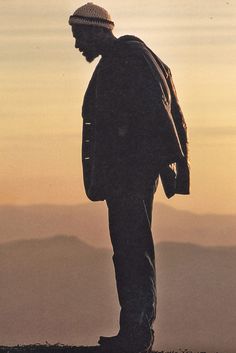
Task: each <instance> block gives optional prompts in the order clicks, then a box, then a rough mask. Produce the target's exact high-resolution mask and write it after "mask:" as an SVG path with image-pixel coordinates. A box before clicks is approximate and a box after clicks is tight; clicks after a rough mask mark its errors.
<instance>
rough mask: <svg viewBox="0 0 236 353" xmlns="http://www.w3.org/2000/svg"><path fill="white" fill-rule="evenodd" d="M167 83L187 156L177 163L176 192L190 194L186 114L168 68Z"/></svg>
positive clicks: (174, 116)
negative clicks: (183, 111) (181, 106)
mask: <svg viewBox="0 0 236 353" xmlns="http://www.w3.org/2000/svg"><path fill="white" fill-rule="evenodd" d="M167 83H168V86H169V89H170V94H171V114H172V117H173V120H174V123H175V127H176V130H177V132H178V136H179V140H180V143H181V147H182V150H183V153H184V156H185V158H184V159H182V160H179V161H178V162H177V163H176V172H177V176H176V187H175V193H176V194H183V195H188V194H190V166H189V151H188V136H187V125H186V122H185V119H184V115H183V113H182V110H181V108H180V105H179V101H178V97H177V93H176V89H175V85H174V82H173V78H172V74H171V71H170V69H169V68H168V77H167Z"/></svg>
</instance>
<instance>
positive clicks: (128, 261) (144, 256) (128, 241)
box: [106, 185, 156, 334]
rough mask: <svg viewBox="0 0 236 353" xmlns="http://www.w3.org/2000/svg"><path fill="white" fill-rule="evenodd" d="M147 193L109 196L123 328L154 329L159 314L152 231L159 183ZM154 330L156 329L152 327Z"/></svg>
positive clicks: (111, 234) (108, 202)
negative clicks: (153, 208)
mask: <svg viewBox="0 0 236 353" xmlns="http://www.w3.org/2000/svg"><path fill="white" fill-rule="evenodd" d="M149 189H150V190H149V191H148V192H146V194H145V197H141V196H140V195H138V194H135V193H133V194H125V193H123V194H120V195H119V194H118V195H114V196H112V197H110V198H108V199H107V200H106V202H107V206H108V215H109V230H110V237H111V242H112V246H113V252H114V255H113V262H114V268H115V275H116V284H117V291H118V298H119V303H120V306H121V311H120V332H127V331H129V330H130V329H131V330H135V328H137V331H139V332H140V328H141V329H142V332H147V334H149V333H150V331H152V325H153V322H154V320H155V317H156V272H155V253H154V245H153V238H152V232H151V220H152V206H153V197H154V193H155V190H156V186H154V185H153V187H151V188H149ZM152 332H153V331H152Z"/></svg>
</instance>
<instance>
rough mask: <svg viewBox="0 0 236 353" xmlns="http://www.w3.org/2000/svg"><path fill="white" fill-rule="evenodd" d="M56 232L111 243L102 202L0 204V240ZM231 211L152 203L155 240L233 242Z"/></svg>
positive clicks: (234, 227)
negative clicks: (199, 211) (207, 211)
mask: <svg viewBox="0 0 236 353" xmlns="http://www.w3.org/2000/svg"><path fill="white" fill-rule="evenodd" d="M58 234H68V235H75V236H77V237H79V238H80V239H81V240H83V241H84V242H86V243H88V244H90V245H94V246H96V247H107V248H109V247H110V239H109V231H108V220H107V207H106V204H105V203H104V202H96V203H92V202H91V203H88V204H83V205H72V206H60V205H59V206H58V205H35V206H0V242H1V243H2V242H5V241H9V240H17V239H35V238H43V237H49V236H52V235H58ZM235 234H236V217H235V216H234V215H214V214H211V215H210V214H206V215H199V214H194V213H190V212H187V211H179V210H176V209H174V208H171V207H169V206H166V205H163V204H159V203H158V204H156V203H155V204H154V210H153V235H154V239H155V241H156V242H161V241H171V242H184V243H186V242H187V243H192V244H199V245H206V246H209V245H210V246H224V245H227V246H232V245H236V237H235Z"/></svg>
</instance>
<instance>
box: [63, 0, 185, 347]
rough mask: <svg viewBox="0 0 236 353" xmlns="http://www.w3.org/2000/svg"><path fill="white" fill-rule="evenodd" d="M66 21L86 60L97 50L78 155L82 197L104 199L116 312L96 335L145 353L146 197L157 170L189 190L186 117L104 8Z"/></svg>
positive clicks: (166, 81)
mask: <svg viewBox="0 0 236 353" xmlns="http://www.w3.org/2000/svg"><path fill="white" fill-rule="evenodd" d="M69 24H70V25H71V26H72V33H73V36H74V38H75V48H77V49H79V51H80V52H81V53H82V55H83V56H84V57H85V58H86V60H87V61H88V62H92V61H93V60H94V59H95V58H96V57H98V56H99V55H101V56H102V57H101V59H100V61H99V63H98V65H97V67H96V69H95V71H94V74H93V76H92V79H91V81H90V83H89V86H88V88H87V91H86V94H85V97H84V102H83V109H82V116H83V141H82V162H83V175H84V184H85V190H86V194H87V196H88V198H89V199H90V200H92V201H99V200H105V201H106V203H107V206H108V215H109V229H110V237H111V242H112V246H113V251H114V255H113V262H114V267H115V275H116V283H117V291H118V297H119V302H120V306H121V311H120V330H119V332H118V334H117V335H116V336H114V337H104V336H101V337H100V339H99V341H98V342H99V344H100V346H101V348H102V349H104V350H107V351H111V352H117V353H122V352H127V353H128V352H129V353H140V352H150V351H151V349H152V345H153V341H154V331H153V322H154V320H155V317H156V278H155V254H154V245H153V239H152V233H151V217H152V205H153V197H154V193H155V191H156V187H157V182H158V178H159V175H160V176H161V179H162V184H163V186H164V190H165V192H166V195H167V197H171V196H173V195H174V194H176V193H180V194H188V193H189V168H188V156H187V133H186V124H185V121H184V118H183V114H182V112H181V109H180V106H179V104H178V99H177V96H176V92H175V88H174V84H173V81H172V77H171V72H170V69H169V68H168V67H167V66H166V65H165V64H164V63H163V62H162V61H161V60H160V59H159V58H158V57H157V56H156V55H155V54H154V53H153V52H152V51H151V50H150V49H149V48H148V47H147V46H146V45H145V43H144V42H143V41H141V40H140V39H139V38H137V37H134V36H123V37H121V38H118V39H117V38H116V37H115V36H114V34H113V32H112V30H113V27H114V23H113V21H112V20H111V17H110V15H109V14H108V12H107V11H106V10H105V9H103V8H102V7H100V6H97V5H94V4H93V3H87V4H86V5H84V6H82V7H80V8H78V9H77V10H76V11H75V13H74V14H73V15H72V16H70V19H69ZM173 166H174V167H175V168H173Z"/></svg>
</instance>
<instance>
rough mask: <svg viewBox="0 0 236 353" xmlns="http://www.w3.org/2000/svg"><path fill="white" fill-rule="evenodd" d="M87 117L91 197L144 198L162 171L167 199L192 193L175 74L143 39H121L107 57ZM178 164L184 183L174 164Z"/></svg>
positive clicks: (85, 152)
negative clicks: (122, 195)
mask: <svg viewBox="0 0 236 353" xmlns="http://www.w3.org/2000/svg"><path fill="white" fill-rule="evenodd" d="M82 116H83V141H82V161H83V175H84V185H85V190H86V194H87V196H88V198H89V199H90V200H93V201H98V200H104V199H106V198H107V197H109V196H111V195H112V194H114V193H123V192H125V193H129V192H131V193H132V192H135V193H139V194H140V195H141V196H142V197H143V196H144V195H145V193H146V192H147V190H148V188H149V187H152V185H153V183H154V182H155V180H157V178H158V175H159V174H160V175H161V178H162V184H163V186H164V189H165V192H166V195H167V197H170V196H172V195H173V194H175V193H189V175H188V167H187V154H188V153H187V133H186V124H185V121H184V118H183V114H182V112H181V109H180V106H179V104H178V99H177V96H176V92H175V88H174V84H173V81H172V77H171V72H170V69H169V68H168V67H167V66H166V65H165V64H164V63H163V62H162V61H161V60H160V59H159V58H158V57H157V56H156V55H155V54H154V53H153V52H152V51H151V50H150V49H149V48H147V47H146V45H145V44H144V43H143V42H142V41H141V40H140V39H138V38H136V37H133V36H124V37H121V38H119V39H118V40H117V41H116V42H115V44H114V46H113V48H112V50H111V52H110V53H109V55H106V56H104V57H102V59H101V60H100V61H99V63H98V65H97V67H96V69H95V71H94V74H93V76H92V79H91V81H90V83H89V86H88V88H87V91H86V94H85V97H84V103H83V109H82ZM176 162H177V166H179V167H178V169H179V173H178V174H179V176H180V178H179V181H178V176H177V177H176V174H175V173H174V172H173V171H172V169H170V167H169V165H170V164H172V163H176ZM184 169H185V172H184V173H183V172H182V171H183V170H184ZM186 170H187V173H186ZM181 173H182V180H181ZM186 175H187V177H186Z"/></svg>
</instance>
